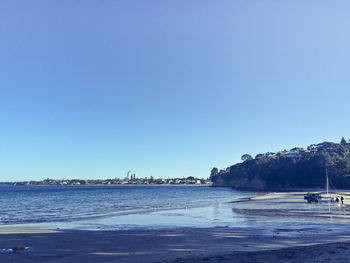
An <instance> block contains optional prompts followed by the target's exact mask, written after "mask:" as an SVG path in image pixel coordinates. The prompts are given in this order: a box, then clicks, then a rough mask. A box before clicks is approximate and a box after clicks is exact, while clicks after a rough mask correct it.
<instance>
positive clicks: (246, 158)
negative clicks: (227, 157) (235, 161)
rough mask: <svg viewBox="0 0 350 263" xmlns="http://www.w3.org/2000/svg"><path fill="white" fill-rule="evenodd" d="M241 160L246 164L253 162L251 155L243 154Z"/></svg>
mask: <svg viewBox="0 0 350 263" xmlns="http://www.w3.org/2000/svg"><path fill="white" fill-rule="evenodd" d="M241 159H242V161H243V162H245V161H250V160H253V157H252V156H251V155H250V154H243V155H242V157H241Z"/></svg>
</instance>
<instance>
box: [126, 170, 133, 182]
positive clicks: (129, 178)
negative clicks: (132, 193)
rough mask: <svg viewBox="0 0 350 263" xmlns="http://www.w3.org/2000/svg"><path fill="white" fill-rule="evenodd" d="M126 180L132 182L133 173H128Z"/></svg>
mask: <svg viewBox="0 0 350 263" xmlns="http://www.w3.org/2000/svg"><path fill="white" fill-rule="evenodd" d="M126 178H128V180H131V179H132V174H131V171H128V174H127V176H126Z"/></svg>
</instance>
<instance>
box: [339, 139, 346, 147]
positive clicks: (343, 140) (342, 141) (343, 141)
mask: <svg viewBox="0 0 350 263" xmlns="http://www.w3.org/2000/svg"><path fill="white" fill-rule="evenodd" d="M340 144H341V145H343V146H345V145H346V144H347V143H346V140H345V138H344V137H343V138H341V141H340Z"/></svg>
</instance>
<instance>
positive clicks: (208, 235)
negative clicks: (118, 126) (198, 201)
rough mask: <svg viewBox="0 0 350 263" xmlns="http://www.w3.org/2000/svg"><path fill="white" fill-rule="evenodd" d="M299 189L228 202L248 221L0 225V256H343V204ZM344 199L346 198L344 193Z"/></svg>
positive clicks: (347, 235) (346, 233) (349, 235)
mask: <svg viewBox="0 0 350 263" xmlns="http://www.w3.org/2000/svg"><path fill="white" fill-rule="evenodd" d="M303 193H304V192H293V193H273V194H267V195H264V196H258V197H252V198H247V199H242V200H239V201H238V202H233V203H232V209H233V210H234V211H235V212H236V213H240V214H242V216H244V217H246V218H247V220H248V221H251V222H254V221H255V220H256V221H257V222H256V223H255V224H252V225H251V226H247V225H244V226H239V227H234V228H232V227H216V228H168V229H135V230H113V231H83V230H68V229H65V230H62V229H54V228H52V227H42V226H41V227H38V226H35V225H32V226H20V225H18V226H2V227H1V228H0V233H1V234H0V249H7V248H12V247H14V246H20V245H25V246H27V247H29V248H28V249H25V250H19V251H17V252H15V253H9V252H5V250H2V253H1V254H0V262H225V261H227V262H300V261H303V262H348V259H350V253H349V252H348V249H349V248H350V243H348V242H350V229H348V227H347V223H348V222H349V211H348V207H347V205H344V206H333V207H328V206H325V205H310V204H306V202H304V201H303V199H302V197H303ZM346 202H348V200H347V199H346Z"/></svg>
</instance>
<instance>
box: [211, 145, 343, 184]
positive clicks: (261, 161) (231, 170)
mask: <svg viewBox="0 0 350 263" xmlns="http://www.w3.org/2000/svg"><path fill="white" fill-rule="evenodd" d="M244 156H245V158H244V159H245V161H244V162H242V163H237V164H235V165H232V166H230V167H228V168H226V169H225V170H221V171H218V170H217V169H216V168H214V169H213V170H212V173H211V175H210V178H211V180H212V182H213V186H230V187H233V188H235V189H241V190H283V189H287V188H324V187H325V185H326V176H325V172H326V168H327V170H328V175H329V179H330V182H331V187H333V188H337V189H350V144H349V143H346V142H345V143H344V142H342V143H341V144H337V143H331V142H324V143H320V144H317V145H310V146H309V147H308V148H307V149H302V148H294V149H291V150H289V151H281V152H278V153H265V154H258V155H257V156H256V157H255V158H254V159H253V158H251V157H250V158H249V156H248V157H247V155H244Z"/></svg>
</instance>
